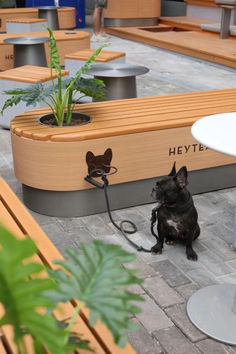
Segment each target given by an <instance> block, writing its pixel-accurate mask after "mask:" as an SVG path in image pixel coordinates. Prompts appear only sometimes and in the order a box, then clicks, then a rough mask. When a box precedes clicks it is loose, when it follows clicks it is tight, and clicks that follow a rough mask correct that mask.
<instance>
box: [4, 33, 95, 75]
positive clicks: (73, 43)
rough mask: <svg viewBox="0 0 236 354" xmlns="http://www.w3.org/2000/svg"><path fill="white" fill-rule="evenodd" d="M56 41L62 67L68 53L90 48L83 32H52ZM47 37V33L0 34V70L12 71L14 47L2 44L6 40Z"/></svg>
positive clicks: (88, 37)
mask: <svg viewBox="0 0 236 354" xmlns="http://www.w3.org/2000/svg"><path fill="white" fill-rule="evenodd" d="M53 34H54V37H55V39H56V41H57V48H58V52H59V55H60V64H61V65H64V57H65V55H66V54H68V53H73V52H74V51H75V50H76V49H77V50H80V49H84V48H89V47H90V34H89V33H88V32H85V31H77V30H70V31H68V30H67V31H64V30H61V31H53ZM32 36H33V37H35V36H40V37H48V36H49V35H48V31H40V32H21V33H2V34H0V48H1V50H0V70H7V69H12V68H13V67H14V64H13V54H14V46H13V44H8V43H5V42H4V39H6V38H14V37H32ZM44 46H45V50H46V57H47V62H48V63H49V50H48V43H45V45H44Z"/></svg>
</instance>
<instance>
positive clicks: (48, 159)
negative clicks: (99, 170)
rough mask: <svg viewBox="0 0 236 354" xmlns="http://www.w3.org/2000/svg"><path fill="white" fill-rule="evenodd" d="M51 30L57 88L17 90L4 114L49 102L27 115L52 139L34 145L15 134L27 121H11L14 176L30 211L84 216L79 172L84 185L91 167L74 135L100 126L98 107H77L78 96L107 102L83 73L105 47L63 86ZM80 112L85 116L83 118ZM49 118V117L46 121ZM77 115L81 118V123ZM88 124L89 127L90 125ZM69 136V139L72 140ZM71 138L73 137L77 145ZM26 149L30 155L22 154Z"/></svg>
mask: <svg viewBox="0 0 236 354" xmlns="http://www.w3.org/2000/svg"><path fill="white" fill-rule="evenodd" d="M48 31H49V36H50V42H49V44H50V68H51V70H52V71H51V72H52V73H54V74H55V71H56V73H57V79H56V80H54V81H52V86H51V87H49V88H47V87H45V86H44V85H43V84H42V83H40V82H38V83H36V84H34V85H31V86H30V87H27V88H26V89H25V90H22V89H14V90H12V91H8V92H6V93H7V94H9V95H11V97H10V98H9V99H8V100H6V102H5V104H4V106H3V108H2V112H3V111H4V110H5V109H7V107H11V106H13V105H17V104H18V103H19V102H20V101H24V102H25V103H26V105H27V106H30V105H35V104H36V103H37V102H41V101H44V102H46V104H47V105H48V106H49V108H48V109H45V108H43V109H39V110H38V109H37V110H32V111H30V112H29V111H28V112H27V113H26V114H27V115H28V113H30V114H31V113H32V114H33V115H34V117H35V118H33V119H31V117H29V116H28V117H29V126H32V125H35V127H34V128H33V130H34V131H35V132H36V133H39V135H40V134H41V132H45V131H48V136H49V138H48V137H47V138H46V139H44V138H43V139H42V140H40V139H34V136H33V135H30V137H29V140H28V139H25V138H24V137H23V136H21V134H20V135H17V134H15V130H14V127H12V126H13V124H14V121H16V120H17V119H18V118H20V121H23V122H22V124H23V125H24V119H23V120H22V119H21V116H17V117H15V118H14V119H13V120H12V121H11V142H12V154H13V162H14V170H15V175H16V178H17V179H18V180H19V181H20V182H21V183H22V186H23V200H24V203H25V204H26V205H27V207H28V208H30V209H32V210H34V211H36V212H38V213H41V214H45V215H52V216H63V217H64V216H78V215H81V213H80V211H78V210H79V208H78V207H77V205H78V203H79V205H81V204H82V203H80V198H79V196H78V194H77V192H80V188H79V186H78V183H80V181H81V177H78V172H79V173H80V174H83V177H82V179H83V180H84V176H86V174H87V171H86V169H87V167H86V162H85V153H84V152H83V151H82V150H81V149H80V147H78V146H77V142H76V141H75V136H76V137H77V136H78V135H80V133H81V132H83V131H84V130H89V129H93V126H94V125H96V122H93V121H91V120H92V119H90V116H91V113H90V112H92V110H93V107H92V106H93V103H91V104H89V105H76V103H77V102H78V99H77V100H76V97H75V95H76V94H77V93H78V92H79V93H80V94H81V95H84V96H90V97H94V98H96V100H99V99H103V97H104V91H105V87H104V83H103V82H102V81H101V80H97V79H95V78H87V77H84V74H85V73H86V70H87V69H88V68H89V67H90V64H91V63H93V61H94V59H95V57H96V56H97V55H98V54H99V53H100V51H101V50H102V48H103V47H104V45H103V46H101V47H100V48H98V49H97V50H96V51H95V52H94V53H93V54H92V56H91V57H90V58H89V59H88V60H87V61H86V63H85V64H84V66H83V67H82V68H80V69H79V70H78V71H77V73H76V75H75V77H74V78H69V79H68V80H65V81H64V80H62V78H61V67H60V60H59V54H58V50H57V45H56V41H55V38H54V36H53V32H52V31H51V30H50V28H48ZM82 97H83V96H81V98H82ZM81 106H82V107H81ZM81 110H82V111H83V114H81V113H80V112H81ZM85 110H86V111H85ZM49 113H50V114H49ZM45 114H46V117H45V116H43V115H45ZM75 116H79V117H78V119H76V118H75ZM88 122H89V123H90V124H86V123H88ZM46 124H47V125H46ZM76 124H78V125H76ZM20 125H21V123H20ZM81 125H82V126H81ZM24 126H25V125H24ZM54 135H56V136H60V137H62V138H63V139H64V138H65V139H64V140H63V142H59V143H58V142H57V141H56V142H55V141H54V140H53V139H51V138H50V137H51V136H54ZM67 136H68V139H69V140H67ZM71 136H73V138H72V140H71V139H70V137H71ZM52 140H53V141H52ZM18 144H19V145H18ZM28 144H29V145H28ZM16 145H17V146H16ZM26 145H27V147H26ZM25 148H26V151H27V152H23V150H24V149H25ZM36 150H37V151H36ZM28 153H30V154H31V153H32V155H31V156H29V154H28ZM81 155H82V156H81ZM23 160H24V161H23ZM39 170H40V171H39ZM22 172H23V174H24V177H23V178H22V174H21V173H22ZM25 177H26V179H25ZM84 183H86V182H84Z"/></svg>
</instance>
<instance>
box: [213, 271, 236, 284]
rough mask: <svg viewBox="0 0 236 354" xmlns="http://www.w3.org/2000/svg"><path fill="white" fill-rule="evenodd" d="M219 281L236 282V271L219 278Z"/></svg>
mask: <svg viewBox="0 0 236 354" xmlns="http://www.w3.org/2000/svg"><path fill="white" fill-rule="evenodd" d="M217 280H218V282H219V283H230V284H236V272H235V273H233V274H230V275H225V276H223V277H219V278H217Z"/></svg>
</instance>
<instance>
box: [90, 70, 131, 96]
mask: <svg viewBox="0 0 236 354" xmlns="http://www.w3.org/2000/svg"><path fill="white" fill-rule="evenodd" d="M94 77H95V78H97V79H100V80H103V81H104V83H105V85H106V93H105V99H106V100H120V99H125V98H135V97H137V88H136V77H135V76H128V77H107V76H106V77H105V76H94Z"/></svg>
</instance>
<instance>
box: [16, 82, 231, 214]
mask: <svg viewBox="0 0 236 354" xmlns="http://www.w3.org/2000/svg"><path fill="white" fill-rule="evenodd" d="M235 100H236V90H235V89H231V90H215V91H205V92H194V93H183V94H174V95H166V96H165V97H162V96H159V97H158V96H154V97H144V98H132V99H129V100H114V101H104V102H96V103H88V104H83V105H78V106H77V107H78V109H79V110H80V112H82V113H84V114H89V115H91V117H92V121H91V123H90V124H85V125H82V126H78V127H55V128H51V127H47V126H44V125H42V124H39V122H38V118H39V117H40V116H42V115H43V114H47V113H49V111H48V110H46V109H41V110H35V111H31V112H27V113H24V114H22V115H21V116H18V117H16V118H14V119H13V120H12V123H11V137H12V151H13V160H14V169H15V174H16V178H17V179H18V180H19V181H20V182H21V183H22V184H23V198H24V201H25V203H26V205H27V206H28V207H29V208H31V209H33V210H35V211H37V212H39V213H42V214H46V215H53V216H83V215H89V214H94V213H98V212H103V211H105V210H106V206H105V201H104V195H103V190H100V189H95V188H94V187H91V185H90V184H89V183H88V182H86V181H85V180H84V178H85V177H86V176H87V174H88V167H87V163H86V154H87V152H88V151H92V152H93V153H94V155H95V156H97V155H101V154H104V152H105V150H106V149H107V148H111V149H112V151H113V159H112V161H111V165H113V166H115V167H117V169H118V173H116V174H114V175H112V176H109V185H110V186H109V195H110V199H111V200H110V201H111V208H112V209H113V210H114V209H120V208H124V207H130V206H133V205H140V204H145V203H151V202H153V200H152V198H151V197H150V191H151V190H152V188H153V185H154V183H155V180H156V177H157V176H163V175H165V174H166V172H168V171H169V170H170V167H171V166H172V165H173V162H174V161H176V163H177V167H181V166H184V165H186V166H187V168H188V170H189V171H190V178H189V185H190V190H191V192H192V193H202V192H206V191H211V190H216V189H221V188H227V187H233V186H235V181H236V165H235V162H236V159H235V158H232V157H229V156H226V155H223V154H220V153H217V152H215V151H211V150H210V149H207V148H205V147H204V146H203V145H201V144H199V143H197V142H196V140H194V138H193V137H192V135H191V126H192V124H193V123H194V122H195V121H196V120H198V119H199V118H201V117H204V116H206V115H211V114H216V113H221V112H232V111H233V110H234V109H235V107H234V101H235ZM144 117H145V119H144Z"/></svg>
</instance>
